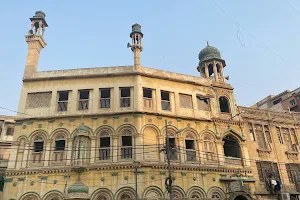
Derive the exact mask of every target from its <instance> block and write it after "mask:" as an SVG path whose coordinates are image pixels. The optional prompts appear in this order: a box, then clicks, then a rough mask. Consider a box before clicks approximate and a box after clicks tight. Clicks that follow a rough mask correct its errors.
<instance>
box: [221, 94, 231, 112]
mask: <svg viewBox="0 0 300 200" xmlns="http://www.w3.org/2000/svg"><path fill="white" fill-rule="evenodd" d="M219 105H220V111H221V113H230V109H229V102H228V99H227V98H226V97H220V98H219Z"/></svg>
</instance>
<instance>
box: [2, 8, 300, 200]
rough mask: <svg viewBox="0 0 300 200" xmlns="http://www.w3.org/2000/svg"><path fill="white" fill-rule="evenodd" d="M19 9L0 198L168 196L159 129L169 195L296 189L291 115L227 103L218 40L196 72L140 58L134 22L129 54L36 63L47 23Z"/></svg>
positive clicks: (257, 195)
mask: <svg viewBox="0 0 300 200" xmlns="http://www.w3.org/2000/svg"><path fill="white" fill-rule="evenodd" d="M30 20H31V22H32V28H31V30H30V31H29V32H28V35H26V36H25V39H26V42H27V43H28V56H27V60H26V65H25V72H24V78H23V86H22V92H21V95H20V103H19V109H18V111H19V113H26V115H22V114H19V115H18V116H17V119H16V123H15V124H16V128H15V133H14V143H13V148H12V151H11V154H10V161H9V164H8V169H7V171H6V177H5V180H4V182H5V186H4V199H5V200H6V199H7V200H12V199H14V200H63V199H65V200H67V199H68V200H72V199H73V200H88V199H90V200H112V199H118V200H125V199H135V198H136V191H137V195H138V198H139V199H168V198H169V194H168V192H167V190H166V187H165V180H166V178H167V177H168V168H167V162H166V155H165V152H164V149H165V147H166V145H165V143H166V131H167V134H168V136H169V140H168V142H169V143H170V146H171V147H172V149H171V155H170V158H171V166H172V167H171V169H172V177H173V185H174V186H173V193H174V197H175V199H232V200H250V199H277V197H276V196H275V195H274V194H272V193H274V185H273V186H272V184H271V183H274V181H275V182H276V181H278V185H279V183H280V184H281V183H282V190H281V191H282V193H283V194H282V196H287V197H289V196H290V194H291V195H295V198H297V197H296V195H297V194H298V192H297V187H296V186H298V181H297V180H298V179H297V173H294V171H292V172H293V173H292V174H291V173H289V172H291V170H290V169H294V167H295V166H298V164H297V163H299V162H298V134H299V124H297V121H300V117H299V116H297V115H296V114H293V115H289V114H281V113H270V112H267V111H260V110H257V109H251V108H243V107H237V104H236V100H235V97H234V92H233V88H232V87H231V86H230V85H229V84H227V83H226V78H225V76H224V68H225V66H226V63H225V60H223V59H222V58H221V55H220V52H219V50H218V49H216V48H215V47H212V46H209V44H207V46H206V47H205V48H204V49H202V50H201V52H200V53H199V66H198V68H197V69H198V71H199V76H189V75H184V74H178V73H173V72H167V71H162V70H158V69H153V68H147V67H144V66H141V64H140V53H141V51H142V50H143V46H142V38H143V34H142V32H141V26H140V25H139V24H134V25H133V26H132V32H131V33H130V37H131V38H132V42H131V44H129V45H128V47H130V48H131V50H132V51H133V53H134V65H132V66H116V67H99V68H90V69H72V70H57V71H42V72H38V71H37V68H38V60H39V55H40V53H41V51H42V49H43V48H44V47H45V46H46V42H45V40H44V32H45V28H46V27H47V23H46V21H45V14H44V13H43V12H41V11H38V12H36V13H35V16H34V17H32V18H30ZM286 116H288V117H289V118H288V119H289V120H285V119H286V118H285V117H286ZM277 127H278V128H279V133H280V137H279V136H278V138H281V139H282V141H281V142H277V138H276V136H277V135H279V133H278V132H276V131H277V130H278V129H277ZM276 163H277V165H276ZM282 163H283V164H282ZM287 163H289V164H291V165H286V164H287ZM270 166H271V167H270ZM276 166H278V168H276ZM288 170H290V171H288ZM135 171H136V172H135ZM290 177H293V178H290ZM289 178H290V179H289ZM136 183H137V185H136ZM276 183H277V182H276ZM272 187H273V188H272ZM298 190H299V189H298Z"/></svg>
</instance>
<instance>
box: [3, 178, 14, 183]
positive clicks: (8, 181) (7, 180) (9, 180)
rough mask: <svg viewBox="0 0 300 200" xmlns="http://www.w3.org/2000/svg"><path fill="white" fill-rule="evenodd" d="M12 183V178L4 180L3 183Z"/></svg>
mask: <svg viewBox="0 0 300 200" xmlns="http://www.w3.org/2000/svg"><path fill="white" fill-rule="evenodd" d="M12 181H13V178H4V183H10V182H12Z"/></svg>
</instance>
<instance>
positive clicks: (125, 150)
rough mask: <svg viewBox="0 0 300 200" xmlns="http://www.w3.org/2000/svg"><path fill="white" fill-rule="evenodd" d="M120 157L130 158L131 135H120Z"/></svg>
mask: <svg viewBox="0 0 300 200" xmlns="http://www.w3.org/2000/svg"><path fill="white" fill-rule="evenodd" d="M121 158H122V159H130V158H132V137H131V136H122V148H121Z"/></svg>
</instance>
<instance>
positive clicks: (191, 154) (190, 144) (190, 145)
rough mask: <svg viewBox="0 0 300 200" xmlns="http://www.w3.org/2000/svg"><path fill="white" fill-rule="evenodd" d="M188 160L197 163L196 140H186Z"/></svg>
mask: <svg viewBox="0 0 300 200" xmlns="http://www.w3.org/2000/svg"><path fill="white" fill-rule="evenodd" d="M185 148H186V160H187V161H196V150H195V141H194V140H185Z"/></svg>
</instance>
